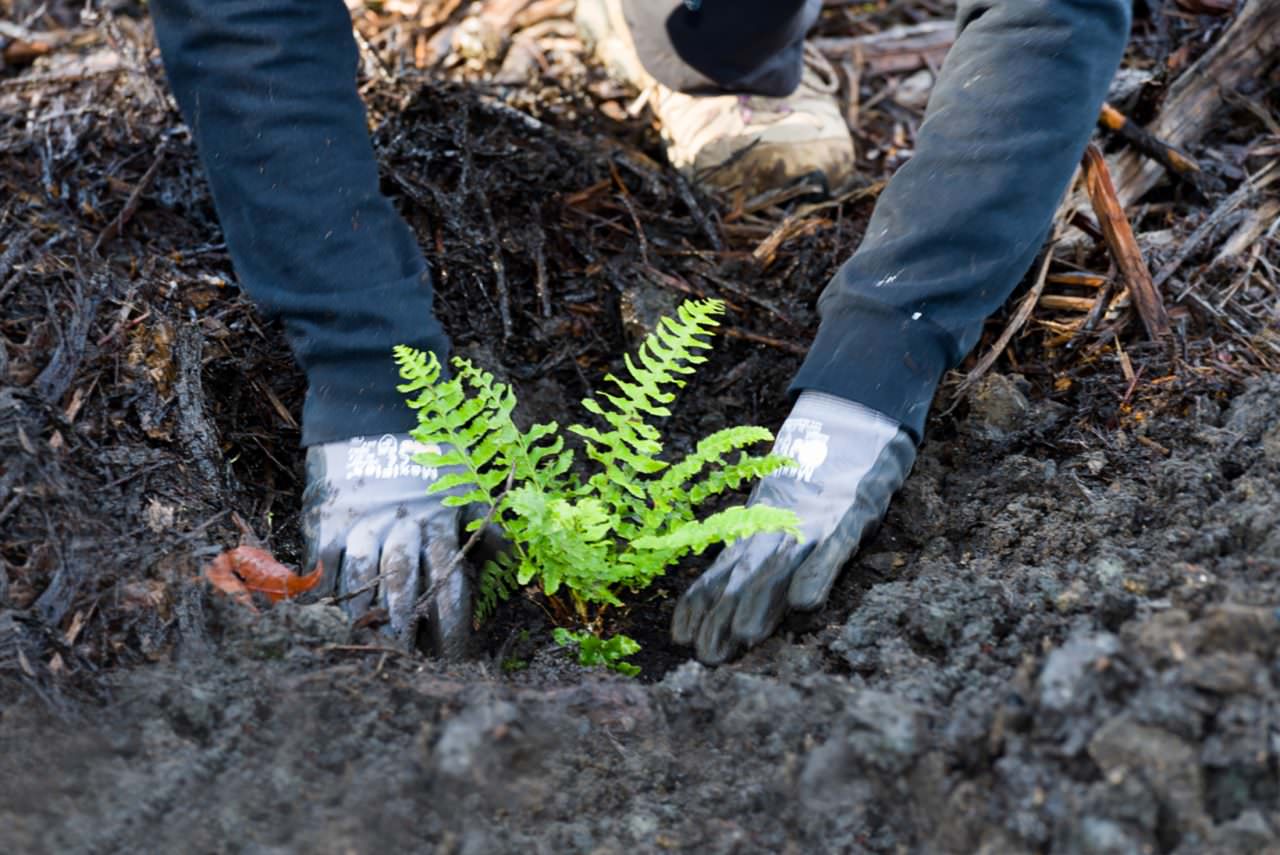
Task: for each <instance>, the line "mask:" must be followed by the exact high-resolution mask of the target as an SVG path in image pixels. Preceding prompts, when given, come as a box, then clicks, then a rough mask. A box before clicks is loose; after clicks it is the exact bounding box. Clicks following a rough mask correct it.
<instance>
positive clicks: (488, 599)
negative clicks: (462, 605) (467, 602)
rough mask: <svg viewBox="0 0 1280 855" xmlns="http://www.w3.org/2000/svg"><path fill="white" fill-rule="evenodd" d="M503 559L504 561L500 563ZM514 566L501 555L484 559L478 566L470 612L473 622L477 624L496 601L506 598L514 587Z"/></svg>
mask: <svg viewBox="0 0 1280 855" xmlns="http://www.w3.org/2000/svg"><path fill="white" fill-rule="evenodd" d="M503 559H505V566H504V563H500V562H501V561H503ZM516 587H517V586H516V581H515V567H514V566H512V565H511V564H510V559H509V558H506V556H501V557H500V559H499V561H486V562H485V564H484V567H482V568H480V574H479V576H478V577H477V579H476V587H475V593H474V595H473V597H472V607H471V614H472V619H473V620H474V622H475V623H477V624H479V623H480V622H482V621H484V620H485V619H486V618H488V617H489V615H491V614H493V612H494V610H495V609H496V608H497V607H498V603H499V602H500V601H502V600H507V599H509V598H510V597H511V594H512V593H514V592H515V589H516Z"/></svg>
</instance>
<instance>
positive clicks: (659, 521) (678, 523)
mask: <svg viewBox="0 0 1280 855" xmlns="http://www.w3.org/2000/svg"><path fill="white" fill-rule="evenodd" d="M723 311H724V304H723V302H721V301H719V300H700V301H687V302H685V303H684V304H682V305H681V306H680V307H679V308H678V310H677V315H676V317H675V318H663V319H662V321H661V323H660V324H659V327H658V329H657V330H656V331H655V332H654V333H653V334H651V335H650V336H649V337H648V338H646V339H645V341H644V342H643V344H641V346H640V348H639V349H638V351H637V352H636V355H635V357H634V358H633V357H632V356H631V355H627V356H626V357H625V360H624V362H625V367H626V373H625V377H617V376H614V375H612V374H610V375H607V376H606V377H605V380H606V381H607V382H608V383H610V384H612V389H611V390H610V391H606V392H602V393H601V394H600V395H598V396H597V397H594V398H587V399H586V400H584V401H583V402H582V405H583V407H584V408H585V409H586V410H587V411H588V412H589V413H592V414H594V415H595V416H597V417H598V418H599V419H600V420H601V422H602V423H603V426H600V425H597V426H588V425H582V424H574V425H571V426H569V428H568V431H569V432H570V433H572V434H575V435H576V436H578V437H580V438H581V441H582V446H583V451H584V452H585V455H586V457H587V458H588V460H589V461H590V464H591V466H590V467H589V468H590V469H591V470H593V471H592V472H591V474H590V475H589V477H586V478H585V480H583V478H582V476H580V475H579V473H578V472H577V471H576V469H575V466H574V463H575V453H574V449H572V448H570V447H568V446H567V444H566V442H565V436H564V433H562V432H561V430H560V427H559V425H558V424H557V423H555V422H549V423H545V424H535V425H534V426H533V427H531V428H529V429H528V430H521V429H520V428H519V427H517V426H516V424H515V422H514V421H513V419H512V414H513V412H514V410H515V406H516V396H515V393H514V392H513V391H512V390H511V389H510V388H509V387H508V386H506V385H505V384H502V383H497V382H495V381H494V378H493V376H492V375H490V374H489V373H488V372H486V371H484V370H482V369H480V368H477V367H476V366H475V365H473V364H472V363H471V362H469V361H468V360H466V359H461V358H454V360H453V361H452V364H453V366H454V369H455V370H454V374H453V377H451V378H447V379H446V378H445V377H443V376H442V371H441V366H440V364H439V362H438V361H437V360H436V358H435V356H434V355H433V354H430V353H423V352H421V351H417V350H414V349H412V348H409V347H405V346H399V347H396V349H395V357H396V362H397V364H398V365H399V369H400V376H401V377H402V378H403V380H404V383H402V384H401V385H400V386H399V387H398V388H399V390H400V391H401V392H402V393H404V394H406V395H408V396H410V397H409V398H408V403H409V406H410V407H411V408H412V409H413V410H414V411H415V412H416V414H417V420H418V426H417V428H416V429H415V430H413V431H412V435H413V437H414V439H416V440H418V441H419V442H422V443H424V444H427V445H431V446H444V448H443V449H442V450H441V451H440V452H439V453H434V452H425V453H422V454H419V455H418V456H417V458H416V459H417V460H418V462H420V463H422V464H424V465H427V466H435V467H448V468H449V469H450V471H449V472H448V473H447V474H445V475H444V476H442V477H441V478H440V479H438V480H437V481H436V482H435V483H434V484H432V485H431V487H430V490H432V491H433V492H439V491H445V490H452V491H455V492H454V494H453V495H450V496H448V497H446V498H445V500H444V501H445V503H446V504H448V505H451V506H461V505H467V504H472V503H477V504H480V505H482V506H483V507H484V509H485V510H487V511H488V518H490V519H492V520H493V521H494V522H496V523H497V524H498V525H499V526H500V527H501V528H502V530H503V532H504V533H505V535H506V537H507V539H508V540H509V541H510V543H511V546H512V549H511V551H510V552H509V553H507V554H506V555H504V556H503V557H502V558H501V559H500V560H499V561H498V562H496V563H495V562H490V563H488V564H487V565H486V566H485V568H484V569H483V571H482V572H481V574H480V578H479V582H478V584H477V586H476V588H477V590H476V617H477V620H480V619H483V618H484V617H485V616H486V615H488V614H489V613H491V612H492V610H493V609H494V607H495V606H496V604H497V602H498V601H499V600H501V599H505V598H506V597H508V596H510V594H511V593H512V592H513V591H514V590H516V589H517V588H520V587H523V586H525V585H528V584H530V583H532V582H534V581H536V582H538V583H539V584H540V585H541V588H542V590H543V591H544V592H545V593H546V594H547V595H548V596H549V597H555V596H556V595H557V594H558V593H559V592H560V591H561V589H562V588H564V589H567V590H568V592H569V597H570V600H571V602H572V604H573V606H574V608H575V610H576V612H577V614H578V616H579V617H580V619H581V620H582V621H583V622H584V623H586V624H587V625H595V624H598V614H599V609H600V608H603V607H604V606H608V605H615V606H616V605H621V603H622V600H621V598H620V597H621V594H622V593H623V592H624V591H628V590H629V591H637V590H640V589H642V588H644V587H646V586H648V585H649V584H650V583H652V582H653V581H654V580H655V579H656V578H658V577H659V576H661V575H662V574H663V573H664V572H665V571H666V569H667V568H669V567H670V566H671V565H672V564H674V563H675V562H676V561H679V560H680V559H681V558H682V557H684V556H685V555H688V554H690V553H694V554H697V553H701V552H702V551H703V550H705V549H706V548H707V547H709V546H711V545H712V544H716V543H730V542H732V541H734V540H737V539H739V538H742V537H748V536H750V535H752V534H756V533H759V532H766V531H781V532H788V533H790V534H792V535H794V536H796V537H799V529H798V527H797V523H798V520H797V519H796V516H795V514H794V513H792V512H791V511H788V510H782V509H779V508H772V507H768V506H766V505H756V506H752V507H746V506H743V505H736V506H733V507H730V508H727V509H725V510H722V511H720V512H718V513H715V514H711V515H710V516H707V517H705V518H701V519H700V518H699V517H698V516H697V513H696V511H697V508H698V506H700V505H701V504H702V503H704V502H706V501H707V500H708V499H710V498H712V497H713V496H717V495H720V494H722V493H724V492H725V491H727V490H733V489H737V488H738V487H740V486H742V485H743V484H746V483H749V482H751V481H754V480H756V479H758V478H762V477H764V476H765V475H767V474H769V473H770V472H773V471H774V470H776V469H778V468H780V467H782V466H785V465H788V464H789V463H790V462H791V461H789V460H788V459H787V458H785V457H781V456H779V455H774V454H765V455H757V454H751V453H749V452H748V451H747V450H746V449H748V448H750V447H751V446H755V445H757V444H759V443H762V442H767V441H769V440H771V439H772V438H773V435H772V433H770V431H768V430H766V429H765V428H762V427H750V426H738V427H730V428H725V429H724V430H720V431H717V432H715V433H713V434H711V435H710V436H708V437H706V438H705V439H703V440H702V441H700V442H699V443H698V444H697V446H696V448H695V449H694V450H693V451H692V452H691V453H689V454H687V455H686V456H685V457H684V458H683V459H681V460H679V461H677V462H674V463H672V462H668V461H667V460H664V459H663V457H662V453H663V444H662V436H661V433H660V432H659V430H658V428H657V427H656V425H655V422H657V421H658V420H660V419H663V418H665V417H667V416H670V415H671V411H670V409H669V408H668V405H669V404H670V403H671V402H672V401H674V400H675V397H676V392H677V390H678V389H679V388H680V387H682V386H684V385H685V382H686V379H687V377H688V375H690V374H693V373H694V372H695V370H696V366H698V365H699V364H701V363H703V362H705V361H706V357H705V356H702V355H700V353H699V351H703V350H706V349H707V348H709V347H710V346H711V345H710V343H709V342H708V341H707V338H708V336H709V335H710V333H711V332H712V331H713V330H714V328H715V327H716V325H717V323H718V322H717V320H716V316H718V315H720V314H721V313H723ZM482 524H483V520H480V519H477V520H475V521H473V522H472V523H471V524H470V530H472V531H474V530H475V529H476V528H478V527H479V526H480V525H482ZM593 606H595V607H596V611H595V614H593V613H592V607H593Z"/></svg>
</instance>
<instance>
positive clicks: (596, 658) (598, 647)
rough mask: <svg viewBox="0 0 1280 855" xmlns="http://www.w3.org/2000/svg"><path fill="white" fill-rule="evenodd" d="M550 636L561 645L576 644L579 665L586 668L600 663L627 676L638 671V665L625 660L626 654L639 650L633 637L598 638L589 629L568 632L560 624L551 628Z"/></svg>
mask: <svg viewBox="0 0 1280 855" xmlns="http://www.w3.org/2000/svg"><path fill="white" fill-rule="evenodd" d="M551 637H552V638H554V639H555V641H556V644H559V645H560V646H561V647H570V646H572V645H576V646H577V648H578V664H579V665H585V666H586V667H588V668H591V667H594V666H597V665H602V666H604V667H605V668H609V669H611V670H614V671H617V672H618V673H619V674H624V675H626V676H628V677H635V676H636V675H638V674H639V673H640V666H639V665H632V664H631V663H630V662H627V661H626V659H627V657H628V656H631V655H632V654H635V653H639V652H640V645H639V643H637V642H636V640H635V639H633V638H629V637H628V636H625V635H621V634H619V635H614V636H610V637H609V638H600V637H599V636H597V635H592V634H591V632H590V631H589V630H585V629H584V630H582V631H581V632H570V631H569V630H567V629H565V628H564V627H562V626H558V627H556V628H555V629H554V630H552V631H551Z"/></svg>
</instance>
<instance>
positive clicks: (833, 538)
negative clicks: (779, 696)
mask: <svg viewBox="0 0 1280 855" xmlns="http://www.w3.org/2000/svg"><path fill="white" fill-rule="evenodd" d="M774 451H775V452H776V453H778V454H782V455H785V456H787V457H790V458H791V459H792V460H794V461H796V464H797V465H796V466H794V467H788V468H786V469H782V470H779V471H778V472H775V473H774V474H772V475H770V476H769V477H767V478H765V479H764V480H763V481H761V482H760V483H759V484H758V485H756V488H755V490H754V491H753V492H752V494H751V499H750V504H755V503H757V502H761V503H764V504H767V505H772V506H773V507H777V508H789V509H790V510H793V511H795V513H796V515H797V516H798V517H799V518H800V529H801V532H802V533H803V535H804V540H803V542H797V541H796V539H795V538H793V537H791V536H790V535H783V534H762V535H756V536H754V537H749V538H746V539H745V540H740V541H738V542H737V543H734V544H733V545H731V546H729V547H728V548H726V549H725V550H724V552H722V553H721V554H720V556H719V557H718V558H717V559H716V560H715V562H714V563H713V564H712V565H711V567H710V568H708V569H707V571H706V572H705V573H703V574H702V576H701V577H700V578H699V579H698V580H697V581H696V582H694V583H693V585H692V586H690V588H689V590H688V591H686V592H685V594H684V596H683V597H681V599H680V602H679V603H678V604H677V605H676V612H675V617H674V619H673V621H672V628H671V634H672V637H673V638H674V639H675V641H676V643H678V644H693V645H695V647H696V651H697V655H698V658H699V659H701V660H702V661H703V662H706V663H708V664H714V663H718V662H723V661H725V660H726V659H728V658H730V657H731V656H733V655H734V654H735V653H736V652H737V651H738V650H739V649H741V648H742V647H744V646H746V647H749V646H751V645H754V644H758V643H759V642H761V641H763V640H764V639H765V638H767V637H768V636H769V635H770V634H771V633H772V632H773V631H774V629H775V628H776V627H777V625H778V622H779V621H780V620H781V619H782V615H783V613H784V612H785V611H786V610H787V608H788V607H790V608H793V609H800V610H811V609H816V608H818V607H819V606H821V605H822V604H823V603H824V602H826V599H827V594H828V593H829V592H830V591H831V585H832V583H834V582H835V579H836V576H837V575H838V574H839V572H840V568H841V567H842V566H843V565H844V563H845V562H846V561H847V560H848V559H849V556H850V555H852V554H853V551H854V550H855V549H857V547H858V544H859V542H860V541H861V540H862V538H863V537H864V535H866V534H867V533H869V532H870V531H871V530H872V529H873V528H874V527H875V526H876V524H878V523H879V522H880V520H881V519H882V518H883V517H884V513H885V511H886V509H887V508H888V506H889V499H890V498H891V497H892V496H893V494H894V492H896V491H897V489H898V488H899V487H901V486H902V482H903V481H904V480H905V479H906V477H907V473H908V472H909V471H911V465H912V463H914V462H915V456H916V449H915V444H914V443H913V442H912V440H911V437H910V436H909V435H908V434H907V433H906V432H905V431H904V430H902V429H901V428H900V427H899V426H898V424H897V423H896V422H894V421H893V420H892V419H890V418H888V417H886V416H883V415H881V414H879V413H877V412H874V411H873V410H869V409H867V408H866V407H863V406H861V405H860V404H855V403H852V402H850V401H846V400H844V399H842V398H836V397H833V396H831V395H825V394H822V393H820V392H803V393H801V395H800V397H799V398H798V399H797V400H796V404H795V407H794V408H793V409H792V410H791V414H790V415H789V416H788V417H787V420H786V422H784V423H783V425H782V428H781V429H780V430H779V431H778V438H777V441H776V442H775V443H774Z"/></svg>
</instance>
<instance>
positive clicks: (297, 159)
mask: <svg viewBox="0 0 1280 855" xmlns="http://www.w3.org/2000/svg"><path fill="white" fill-rule="evenodd" d="M151 9H152V16H153V18H154V20H155V26H156V36H157V39H158V41H159V43H160V47H161V51H162V53H163V55H164V62H165V69H166V71H167V72H168V76H169V82H170V84H171V85H172V87H173V90H174V94H175V95H176V96H177V99H178V103H179V104H180V105H181V107H182V112H183V115H184V116H185V118H186V121H187V124H188V125H189V126H190V127H191V130H192V133H193V134H194V135H195V139H196V145H197V146H198V148H199V150H200V156H201V160H202V162H203V163H204V167H205V172H206V173H207V175H208V179H209V183H210V185H211V187H212V188H213V198H214V203H215V205H216V206H217V209H218V219H219V220H220V222H221V223H222V229H223V232H224V233H225V234H226V240H227V247H228V249H229V250H230V253H231V258H232V261H233V263H234V264H235V268H236V275H237V276H238V277H239V279H240V283H241V285H242V286H243V287H244V289H245V290H246V291H247V292H248V293H249V294H250V295H251V296H252V297H253V298H254V300H255V301H256V302H257V304H258V305H259V307H260V308H261V310H262V312H263V313H264V314H265V315H268V316H271V317H278V318H280V319H282V320H283V322H284V328H285V332H286V334H287V336H288V338H289V342H290V344H291V345H292V347H293V351H294V355H295V356H296V357H297V359H298V362H299V363H300V364H301V365H302V368H303V370H304V371H306V374H307V379H308V383H309V389H308V393H307V400H306V404H305V406H304V410H303V443H304V444H305V445H313V444H315V443H319V442H328V441H331V440H337V439H345V438H347V437H350V436H356V435H362V434H375V433H382V432H399V431H404V430H407V429H408V427H409V426H410V425H411V424H412V417H411V414H410V413H409V411H408V409H407V408H406V407H405V405H404V402H403V401H402V400H401V397H400V395H399V394H398V393H397V392H396V389H395V386H396V383H397V376H396V372H395V368H394V364H393V362H392V358H391V347H392V345H395V344H409V345H413V346H415V347H419V348H423V349H429V350H432V351H434V352H436V353H437V354H438V355H439V356H440V358H441V359H443V358H445V355H446V352H447V350H448V346H449V343H448V339H447V338H446V337H445V334H444V331H443V330H442V329H441V327H440V324H439V323H438V322H437V321H436V319H435V317H434V315H433V314H432V311H431V302H432V298H431V286H430V282H429V280H428V277H427V268H426V264H425V262H424V260H423V258H422V254H421V252H420V251H419V249H418V246H417V243H416V242H415V240H414V237H413V234H412V233H411V232H410V230H409V228H408V226H407V225H406V224H405V223H404V222H403V220H401V219H400V217H399V215H398V214H397V213H396V211H395V210H394V209H393V208H392V206H391V203H390V202H389V201H388V200H387V199H386V198H385V197H383V196H382V195H381V193H380V192H379V190H378V169H377V164H376V163H375V162H374V157H373V148H372V146H371V145H370V142H369V134H368V130H367V128H366V124H365V111H364V106H363V104H361V102H360V99H359V97H358V95H357V93H356V84H355V75H356V61H357V55H356V49H355V44H354V41H353V39H352V36H351V20H350V18H349V16H348V14H347V10H346V7H345V6H344V5H343V4H342V2H341V0H152V3H151Z"/></svg>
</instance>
